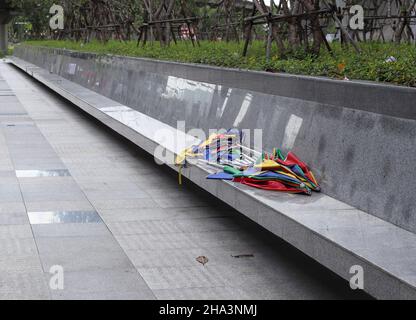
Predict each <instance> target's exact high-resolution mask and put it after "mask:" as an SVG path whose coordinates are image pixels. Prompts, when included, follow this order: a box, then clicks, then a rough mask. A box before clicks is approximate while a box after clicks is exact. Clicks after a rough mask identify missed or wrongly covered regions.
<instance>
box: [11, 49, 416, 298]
mask: <svg viewBox="0 0 416 320" xmlns="http://www.w3.org/2000/svg"><path fill="white" fill-rule="evenodd" d="M19 50H20V52H19ZM19 50H17V53H16V56H15V57H12V58H11V59H10V61H11V62H12V63H13V64H14V65H15V66H17V67H19V68H20V69H22V70H23V71H24V72H26V73H28V74H29V75H30V76H32V77H33V78H35V79H37V80H38V81H40V82H41V83H43V84H44V85H46V86H47V87H49V88H50V89H52V90H53V91H55V92H56V93H58V94H59V95H61V96H63V97H64V98H66V99H68V100H69V101H71V102H72V103H73V104H75V105H76V106H78V107H79V108H81V109H82V110H84V111H85V112H87V113H88V114H90V115H92V116H93V117H95V118H96V119H98V120H99V121H101V122H102V123H104V124H105V125H107V126H108V127H110V128H112V129H113V130H114V131H116V132H117V133H119V134H121V135H122V136H124V137H126V138H127V139H129V140H130V141H132V142H133V143H135V144H136V145H138V146H139V147H140V148H142V149H144V150H146V151H147V152H149V153H151V154H154V151H155V149H156V148H158V147H160V146H163V147H164V148H166V150H167V151H168V152H169V153H171V154H172V156H174V155H175V154H177V153H179V152H180V151H181V150H177V146H176V145H172V144H170V142H169V141H165V140H160V139H159V138H158V136H157V135H155V132H156V131H157V130H165V131H166V132H171V133H172V135H180V136H183V139H184V140H185V141H187V144H188V145H192V144H194V143H196V142H198V140H197V139H195V138H194V137H193V136H189V135H187V134H186V133H185V132H182V131H180V132H178V130H177V129H176V127H175V126H174V125H173V123H172V122H170V123H169V121H167V120H165V119H166V118H165V117H166V116H171V115H164V114H163V109H160V106H159V107H158V108H159V109H158V110H156V111H155V110H153V111H152V112H150V111H149V112H141V111H139V110H137V108H132V107H131V106H132V103H126V104H123V103H121V102H120V100H121V99H117V101H115V99H114V98H113V99H110V98H109V97H108V96H107V97H105V96H104V95H103V94H101V93H102V92H100V90H101V89H97V90H95V89H94V87H90V88H87V86H86V85H82V83H83V82H85V81H87V82H88V79H85V78H83V79H78V80H76V81H74V80H75V79H74V78H73V77H74V76H75V75H74V74H72V73H73V72H71V74H69V75H68V74H65V72H66V71H64V70H67V67H66V66H67V64H66V65H65V64H64V63H63V62H62V59H68V61H67V63H68V62H70V63H74V64H77V68H81V69H83V70H85V69H86V66H87V64H88V61H90V62H91V60H88V59H87V60H85V62H84V61H83V59H84V58H80V57H77V58H73V57H71V55H76V53H72V54H68V55H67V56H66V57H65V55H64V54H62V53H60V55H57V54H56V52H54V51H52V50H50V49H49V52H50V54H51V56H50V57H49V59H54V62H53V63H49V64H48V65H43V64H44V63H46V62H45V61H43V62H40V60H39V59H40V57H39V56H37V57H36V50H34V52H35V53H30V50H32V49H31V48H24V49H23V48H21V49H19ZM44 50H46V49H44ZM23 51H25V52H23ZM30 54H33V56H32V59H29V57H30ZM53 55H55V57H53ZM63 56H64V58H62V57H63ZM21 58H25V60H23V59H21ZM59 59H61V61H60V62H59V68H57V64H56V61H57V60H59ZM105 59H109V60H111V59H110V58H105ZM116 59H122V58H120V57H118V58H116ZM28 60H32V61H31V62H35V63H36V65H35V64H32V63H31V62H28ZM133 60H135V59H133ZM49 61H50V60H49ZM96 62H97V61H95V62H94V63H96ZM108 62H109V61H107V63H108ZM105 63H106V62H105V60H104V61H100V64H102V65H103V67H102V68H106V66H105ZM128 63H133V62H131V61H129V62H128ZM135 63H138V62H137V61H136V62H135ZM152 63H154V62H152ZM146 67H147V68H150V67H149V66H146ZM175 67H176V68H179V67H177V66H176V65H175ZM159 68H160V66H159ZM214 71H215V70H214ZM214 71H211V72H214ZM100 72H104V71H103V70H101V71H100ZM120 72H126V73H128V72H129V71H126V70H124V71H123V70H122V69H120ZM140 72H144V71H143V70H141V71H140ZM140 72H139V74H140ZM146 72H148V70H147V71H146ZM153 72H154V80H155V81H160V79H158V72H159V71H158V70H157V68H155V70H153ZM182 76H184V77H185V76H186V75H185V74H184V75H182ZM257 76H259V75H258V74H257V73H255V77H257ZM115 77H117V75H116V74H115ZM150 77H151V76H150ZM266 78H267V76H266ZM102 79H103V78H101V79H100V80H98V81H96V83H95V84H97V83H98V82H101V83H100V84H98V85H97V87H100V85H102V86H106V85H108V84H103V82H102V81H103V80H102ZM179 79H182V80H178V78H177V77H175V79H174V80H168V83H166V84H165V86H166V88H168V89H166V90H165V92H158V93H157V94H159V95H162V94H172V95H179V96H181V98H182V99H190V100H192V99H197V98H196V97H194V96H187V93H186V92H185V90H183V89H182V88H184V87H187V86H189V85H195V83H194V82H192V81H190V82H189V83H187V84H184V82H186V81H187V80H186V78H179ZM95 80H97V79H96V78H95V79H94V81H95ZM144 80H147V79H144ZM303 80H305V79H303ZM308 80H309V81H313V79H308ZM90 81H91V80H90ZM169 81H171V83H169ZM318 81H320V80H318ZM325 81H327V80H325ZM76 82H77V83H76ZM205 84H209V83H208V82H206V83H205V82H203V83H199V84H197V85H199V86H200V87H199V88H197V90H200V91H201V93H200V95H199V97H200V98H201V96H202V97H203V95H204V90H205V89H204V85H205ZM136 85H137V86H146V81H143V83H138V82H137V83H136ZM369 85H370V86H371V85H372V84H369ZM175 86H176V87H175ZM91 88H93V89H94V90H91ZM201 88H202V89H201ZM207 88H208V89H210V88H211V89H212V87H210V86H209V85H207ZM194 89H195V88H194ZM208 89H207V90H208ZM102 90H104V89H102ZM105 90H107V91H108V92H111V95H113V96H114V97H115V98H116V97H117V94H118V93H117V92H116V91H117V87H115V88H114V86H109V87H108V88H106V89H105ZM123 90H124V89H121V91H123ZM175 90H177V91H175ZM181 90H182V92H180V91H181ZM230 90H241V89H227V90H225V92H226V94H225V96H224V99H223V100H226V99H229V100H230V99H233V98H232V97H231V95H230V94H229V92H230ZM178 92H179V93H178ZM409 92H410V93H413V94H414V91H411V90H410V91H407V89H405V94H409ZM123 94H124V95H125V94H126V93H125V92H124V93H123V92H121V95H123ZM129 94H132V95H133V94H136V95H137V96H140V95H141V94H142V93H140V92H131V91H130V92H129ZM246 95H247V94H244V95H243V96H246ZM286 98H287V97H285V98H284V99H286ZM201 99H202V98H201ZM240 100H242V99H240ZM259 101H262V102H263V103H264V104H267V103H270V101H268V100H267V97H266V98H264V97H263V100H259ZM294 101H295V102H296V103H297V105H295V104H294V103H295V102H294ZM147 102H148V101H147V100H146V99H143V103H147ZM242 102H243V104H244V101H242ZM286 102H287V103H288V104H292V106H293V108H294V109H295V110H296V109H299V108H307V107H308V106H307V102H304V101H302V100H300V99H297V98H296V99H295V100H287V101H286ZM240 103H241V101H240ZM211 104H213V102H211ZM217 104H218V105H220V106H223V105H226V103H225V102H224V101H221V103H217ZM191 105H193V106H194V108H196V109H198V105H197V103H196V102H195V101H191ZM150 107H151V106H148V108H150ZM169 107H172V106H169V105H167V106H166V108H169ZM317 108H318V110H320V112H321V113H323V114H324V115H325V117H327V118H328V119H331V118H332V119H337V115H336V114H334V113H333V110H326V109H325V108H324V106H321V105H320V106H318V107H317ZM328 108H329V109H330V108H331V107H328ZM218 109H221V108H217V109H216V110H215V111H218ZM225 109H226V107H225ZM143 110H146V108H144V109H143ZM193 111H194V110H192V112H193ZM209 111H211V110H209ZM222 111H223V112H224V114H223V115H222V117H226V116H227V115H226V112H227V110H222ZM240 111H241V110H240ZM259 111H260V112H261V111H262V110H259ZM384 111H385V112H384ZM384 111H383V113H380V114H377V116H381V117H389V119H388V120H390V117H392V113H396V114H395V116H397V112H398V111H397V110H393V111H391V110H389V109H385V110H384ZM155 112H159V116H158V117H155V116H154V114H155ZM192 112H191V113H192ZM204 112H206V113H207V111H206V110H204V109H203V108H202V109H201V110H198V112H196V113H195V114H194V115H193V116H196V114H198V113H199V114H200V115H201V114H203V113H204ZM218 112H221V110H219V111H218ZM356 112H357V113H360V112H365V113H368V110H365V111H364V110H358V111H357V110H356ZM412 112H413V111H411V109H409V112H407V113H406V116H405V117H403V118H401V119H403V121H405V122H406V124H407V125H408V126H410V125H412V126H414V125H415V124H414V119H413V116H414V115H413V114H412ZM237 113H241V112H237ZM388 113H390V114H388ZM353 114H354V112H353ZM371 115H372V114H369V115H367V114H361V116H362V118H360V119H361V120H362V121H363V122H365V123H364V124H357V126H358V127H359V126H364V125H367V126H371ZM312 116H313V114H312V115H308V117H312ZM348 116H350V117H353V116H354V115H348ZM366 117H367V118H366ZM260 118H261V115H259V117H258V118H257V119H250V120H252V121H256V122H257V123H255V124H254V126H261V121H260V120H259V119H260ZM218 119H219V122H221V121H220V120H221V117H218ZM291 119H293V118H290V117H288V119H287V121H286V124H287V123H289V124H290V123H291V125H292V127H297V122H296V121H293V120H291ZM388 120H383V119H382V121H385V123H384V125H385V126H386V130H388V129H389V130H392V129H391V128H388V127H387V126H388V124H389V122H388ZM276 121H277V122H279V120H278V119H277V118H276ZM243 122H244V120H243ZM409 123H410V124H409ZM200 124H201V126H200V127H201V128H205V129H206V128H207V127H204V126H205V125H207V124H206V123H202V122H201V123H200ZM213 125H214V127H215V126H216V125H217V126H218V127H220V128H221V127H227V126H225V125H224V123H216V124H213ZM331 125H334V124H331ZM289 126H290V125H286V128H288V127H289ZM229 127H231V126H229ZM333 129H334V130H335V128H333ZM314 130H315V131H316V130H318V131H319V128H315V129H314ZM289 131H290V130H289ZM287 132H288V130H286V131H285V132H284V133H283V137H282V139H283V142H284V143H286V144H287V143H291V144H292V146H293V137H291V136H290V134H287ZM329 134H330V133H329ZM301 136H302V133H300V134H298V137H297V139H300V138H299V137H301ZM295 138H296V137H295ZM321 140H322V139H321ZM288 141H289V142H288ZM328 142H329V143H330V141H328ZM320 143H321V144H322V141H321V142H320ZM339 143H341V144H342V143H343V142H342V141H339ZM403 143H407V141H403ZM295 144H296V143H295ZM268 146H269V144H268V142H267V141H266V148H267V147H268ZM318 148H319V142H318ZM321 148H322V149H324V147H322V146H321ZM295 150H296V148H295ZM322 153H323V156H325V152H324V151H323V150H322ZM347 154H348V152H347ZM375 154H376V153H375V150H370V151H368V153H367V154H366V155H363V156H367V157H368V162H369V166H370V169H371V161H372V157H374V155H375ZM300 156H301V158H302V159H304V160H305V161H306V162H307V163H309V164H310V163H312V164H311V166H312V168H314V169H315V166H314V161H313V160H311V159H308V158H307V157H306V159H305V157H304V156H302V155H300ZM392 156H393V155H392ZM408 156H409V154H408ZM410 156H412V154H410ZM413 160H414V158H413ZM323 161H324V162H325V160H323ZM167 165H169V166H170V167H171V168H172V169H173V170H176V171H177V170H178V168H177V167H176V166H174V165H172V164H167ZM393 169H395V168H394V164H393V165H392V168H391V170H393ZM331 170H333V169H332V168H331V169H330V170H328V171H327V170H322V169H321V170H319V169H318V177H319V179H318V180H321V179H322V180H321V181H323V182H324V183H323V187H324V192H323V193H320V194H316V193H314V194H313V196H312V197H305V196H299V195H291V194H282V193H275V192H268V191H262V190H257V189H253V188H250V187H246V186H244V185H241V184H238V183H233V182H229V181H211V180H207V179H206V176H207V175H208V174H209V173H212V172H214V171H215V169H213V168H212V167H209V166H206V165H204V164H198V163H196V164H195V165H192V166H188V167H186V168H184V169H183V171H182V174H183V175H184V176H185V177H186V178H188V179H189V180H191V181H192V182H194V183H195V184H197V185H198V186H200V187H201V188H203V189H205V190H206V191H207V192H209V193H211V194H213V195H214V196H216V197H217V198H219V199H221V200H222V201H224V202H225V203H227V204H229V205H230V206H232V207H233V208H235V209H236V210H238V211H239V212H241V213H242V214H244V215H246V216H247V217H249V218H250V219H252V220H253V221H255V222H256V223H258V224H259V225H261V226H263V227H264V228H265V229H267V230H269V231H270V232H272V233H274V234H275V235H277V236H278V237H281V238H282V239H284V240H285V241H287V242H288V243H290V244H292V245H293V246H295V247H296V248H298V249H299V250H300V251H302V252H303V253H305V254H307V255H308V256H310V257H311V258H313V259H315V260H316V261H318V262H319V263H321V264H322V265H324V266H325V267H327V268H328V269H330V270H331V271H333V272H335V273H337V274H338V275H339V276H341V277H342V278H344V279H346V280H348V281H349V280H350V279H351V277H352V276H353V274H352V273H351V272H352V269H351V268H352V267H353V266H357V265H358V266H361V267H362V268H363V270H364V290H365V291H366V292H368V293H369V294H371V295H373V296H374V297H376V298H382V299H395V298H400V299H411V298H416V234H415V233H414V232H413V231H414V226H413V225H410V226H408V227H404V226H403V225H400V223H402V220H400V221H399V222H400V223H396V224H393V223H392V222H395V221H393V220H391V219H390V220H391V221H388V220H387V219H384V218H383V217H377V216H375V215H374V214H370V213H368V212H365V211H363V210H360V209H359V208H358V207H360V206H361V205H360V203H358V205H356V203H354V201H353V200H354V199H352V200H351V199H347V200H348V201H345V199H337V197H336V195H337V194H336V191H333V190H332V191H333V192H332V194H330V195H328V193H327V192H326V188H328V189H329V190H330V191H331V176H330V175H329V176H328V177H326V176H325V175H326V174H329V173H330V172H331ZM349 170H358V168H357V167H354V168H349ZM374 170H376V169H374ZM395 173H396V174H397V172H396V171H395ZM345 174H348V173H347V172H346V173H345ZM351 174H354V175H357V174H363V173H361V172H352V173H351ZM379 174H382V173H380V172H379ZM364 175H365V174H364ZM346 180H347V183H348V179H346ZM395 181H396V180H393V181H392V182H391V183H395ZM356 188H357V189H359V186H357V187H356ZM396 188H399V189H400V187H398V186H396ZM368 192H369V195H370V196H371V192H377V191H371V190H368ZM329 193H331V192H329ZM381 218H383V219H381ZM406 229H407V230H406ZM346 285H348V284H347V283H346Z"/></svg>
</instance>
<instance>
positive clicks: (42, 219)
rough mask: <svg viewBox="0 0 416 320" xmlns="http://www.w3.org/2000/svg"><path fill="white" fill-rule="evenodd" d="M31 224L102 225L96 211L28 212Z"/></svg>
mask: <svg viewBox="0 0 416 320" xmlns="http://www.w3.org/2000/svg"><path fill="white" fill-rule="evenodd" d="M28 216H29V221H30V224H59V223H100V222H102V220H101V218H100V216H99V215H98V213H97V212H96V211H47V212H28Z"/></svg>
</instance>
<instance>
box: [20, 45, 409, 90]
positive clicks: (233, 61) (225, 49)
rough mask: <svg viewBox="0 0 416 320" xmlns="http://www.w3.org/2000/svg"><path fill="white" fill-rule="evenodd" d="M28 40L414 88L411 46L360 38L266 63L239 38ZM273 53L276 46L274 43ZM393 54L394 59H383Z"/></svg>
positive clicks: (260, 48)
mask: <svg viewBox="0 0 416 320" xmlns="http://www.w3.org/2000/svg"><path fill="white" fill-rule="evenodd" d="M26 44H28V45H35V46H45V47H53V48H66V49H71V50H78V51H87V52H95V53H100V54H117V55H125V56H134V57H146V58H154V59H160V60H169V61H179V62H190V63H202V64H208V65H215V66H221V67H229V68H241V69H250V70H264V71H271V72H287V73H292V74H302V75H312V76H325V77H331V78H339V79H344V78H345V77H347V78H349V79H359V80H371V81H380V82H389V83H394V84H399V85H405V86H412V87H416V46H415V45H410V44H400V45H397V44H392V43H377V42H373V43H361V44H360V46H361V49H362V53H361V54H357V53H356V52H355V51H354V50H353V48H351V47H348V48H342V47H341V46H340V45H339V44H338V43H335V44H332V47H333V55H330V54H329V53H328V51H326V50H324V49H322V52H321V54H320V55H319V57H313V56H310V55H308V54H305V53H304V52H302V51H298V52H293V53H292V54H290V55H288V57H287V58H286V59H280V58H279V57H278V56H277V54H276V55H274V56H273V57H272V59H271V60H270V61H269V62H267V61H266V59H265V49H264V43H263V42H260V41H258V42H257V41H256V42H254V43H253V44H252V45H251V46H250V50H249V54H248V56H247V57H242V56H241V52H242V46H243V43H234V42H233V43H225V42H207V41H203V42H201V45H200V46H199V47H198V46H197V47H193V46H192V44H191V43H189V42H180V43H178V44H177V45H174V44H173V45H171V46H170V47H169V48H161V47H160V45H159V44H158V43H154V44H148V45H147V46H146V47H142V46H140V47H137V45H136V43H135V42H133V41H132V42H127V43H122V42H119V41H110V42H108V43H107V44H102V43H100V42H91V43H87V44H82V43H79V42H73V41H29V42H26ZM274 52H276V48H274ZM390 56H393V57H394V58H395V59H396V61H394V62H386V60H387V59H388V58H389V57H390Z"/></svg>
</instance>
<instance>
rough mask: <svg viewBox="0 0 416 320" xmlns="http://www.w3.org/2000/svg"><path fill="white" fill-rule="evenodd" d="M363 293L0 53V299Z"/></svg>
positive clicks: (302, 296)
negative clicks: (58, 273) (183, 180)
mask: <svg viewBox="0 0 416 320" xmlns="http://www.w3.org/2000/svg"><path fill="white" fill-rule="evenodd" d="M239 255H242V256H241V257H238V256H239ZM199 256H206V257H207V258H208V259H209V261H208V263H207V264H206V265H205V266H203V265H202V264H200V263H199V262H197V261H196V258H197V257H199ZM53 266H58V267H59V266H61V267H62V268H63V271H64V289H63V290H55V289H53V288H51V287H50V282H51V277H52V276H53V275H52V274H51V273H50V271H51V267H53ZM53 279H55V278H53ZM54 283H55V282H54ZM361 297H362V296H361V295H357V293H353V292H352V291H351V290H350V289H349V286H348V284H347V283H345V282H344V281H342V280H340V279H338V278H337V277H336V276H333V275H332V274H330V272H329V271H327V270H324V269H323V268H322V267H320V266H319V265H318V264H316V263H314V262H313V261H311V260H310V259H309V258H307V257H305V256H304V255H302V254H301V253H299V252H298V251H296V250H295V249H293V248H292V247H290V246H288V245H287V244H285V243H283V242H282V241H280V240H279V239H277V238H276V237H274V236H273V235H270V234H268V233H267V232H266V231H264V230H263V229H261V228H260V227H258V226H256V225H255V224H254V223H251V222H250V221H248V220H247V219H245V218H244V217H242V216H241V215H239V214H238V213H237V212H235V211H233V210H232V209H230V208H228V207H227V206H225V205H223V204H220V203H218V202H217V201H216V200H215V199H213V198H211V197H209V196H207V195H206V194H204V193H203V192H202V191H200V190H198V189H197V188H196V187H195V186H193V185H190V184H188V185H185V186H183V187H179V186H178V184H177V177H176V175H175V174H174V173H172V172H170V171H169V170H168V169H166V168H163V167H160V166H158V165H156V164H155V163H154V161H153V159H152V158H151V157H150V156H148V155H147V154H144V153H143V152H142V151H141V150H139V149H138V148H136V147H135V146H133V145H132V144H130V143H129V142H127V141H125V140H124V139H122V138H120V137H118V136H117V135H115V134H113V133H112V132H110V131H109V130H108V129H106V128H105V127H103V126H102V125H100V124H98V123H97V122H96V121H94V120H92V119H90V118H89V117H88V116H86V115H85V114H83V113H82V112H81V111H79V110H77V109H76V107H74V106H72V105H71V104H69V103H67V102H66V101H64V100H62V99H61V98H59V97H57V96H55V95H53V94H51V93H50V92H49V91H48V90H47V89H45V88H44V87H42V86H41V85H39V84H37V83H35V82H34V81H32V80H30V79H29V78H27V77H26V76H24V75H23V74H22V73H20V72H18V71H17V70H16V69H14V68H13V67H12V66H10V65H8V64H6V63H4V62H1V63H0V299H324V298H328V299H332V298H334V299H339V298H341V299H342V298H361Z"/></svg>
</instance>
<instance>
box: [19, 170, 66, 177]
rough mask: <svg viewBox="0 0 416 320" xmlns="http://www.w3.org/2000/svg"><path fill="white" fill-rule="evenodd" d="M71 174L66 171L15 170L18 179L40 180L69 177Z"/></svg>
mask: <svg viewBox="0 0 416 320" xmlns="http://www.w3.org/2000/svg"><path fill="white" fill-rule="evenodd" d="M69 176H71V173H70V172H69V171H68V170H65V169H60V170H16V177H18V178H42V177H69Z"/></svg>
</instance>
